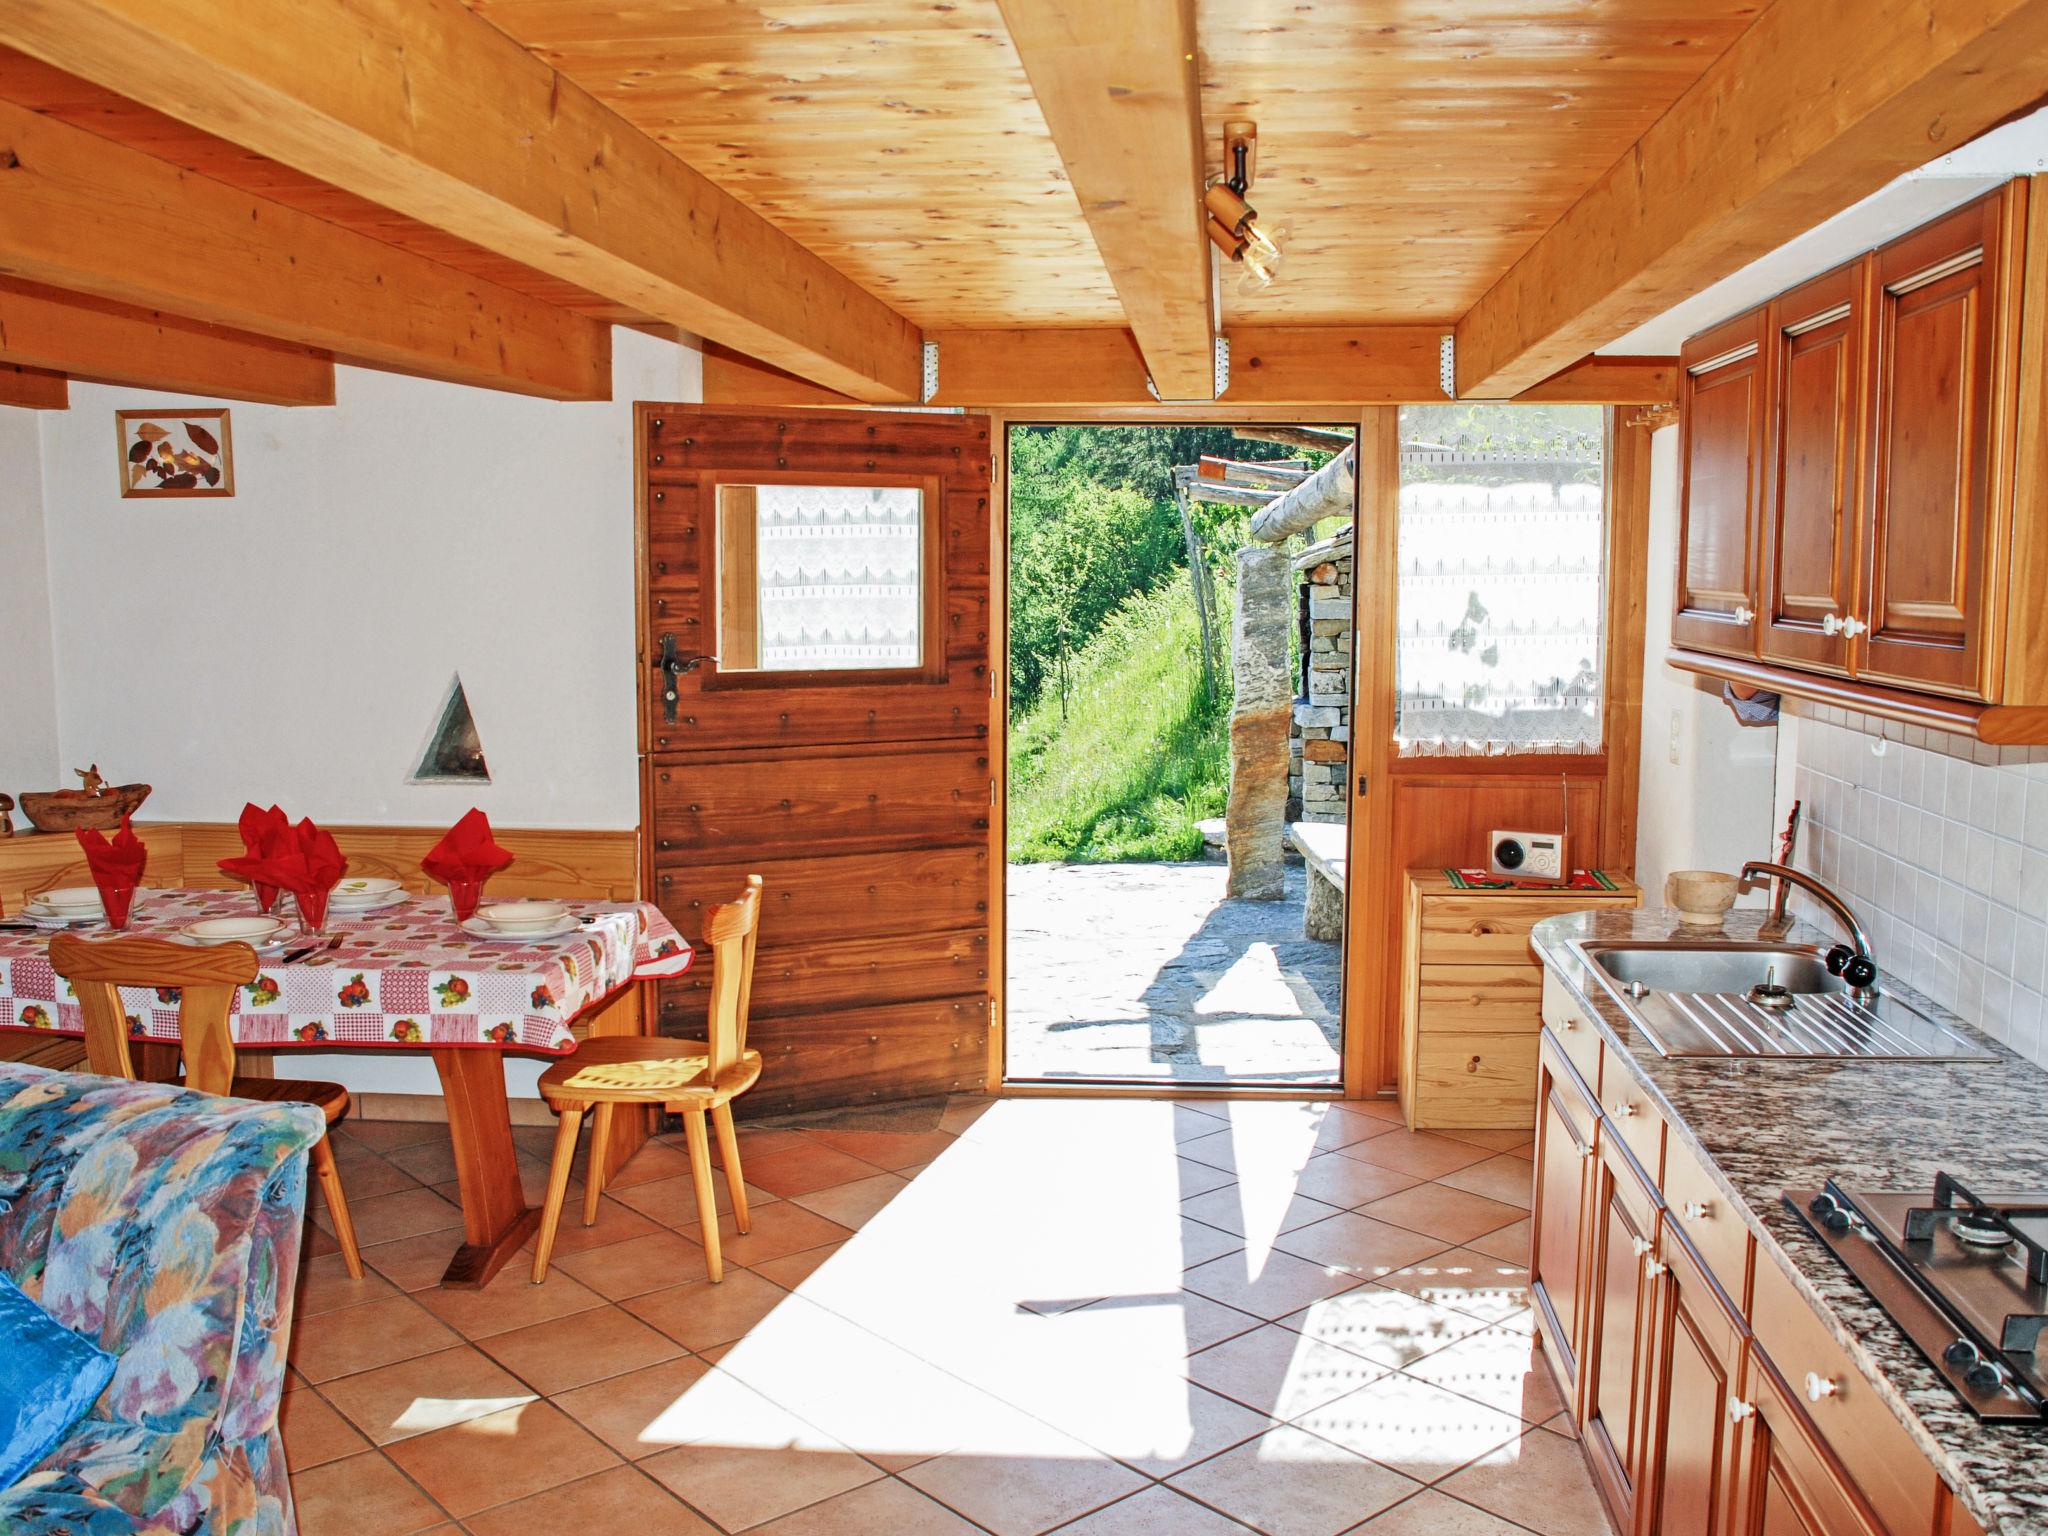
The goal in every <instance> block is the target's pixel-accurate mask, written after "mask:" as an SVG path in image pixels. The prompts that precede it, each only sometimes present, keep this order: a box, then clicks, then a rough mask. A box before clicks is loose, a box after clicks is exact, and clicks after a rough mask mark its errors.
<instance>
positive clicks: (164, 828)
mask: <svg viewBox="0 0 2048 1536" xmlns="http://www.w3.org/2000/svg"><path fill="white" fill-rule="evenodd" d="M14 818H15V821H16V822H17V823H19V822H20V821H21V812H20V811H16V812H15V813H14ZM133 826H134V829H135V835H136V836H137V837H139V838H141V839H142V843H143V846H144V847H145V848H147V849H148V850H149V865H148V867H147V868H146V869H144V870H143V872H142V882H143V884H144V885H146V886H148V885H178V884H180V883H181V882H182V880H183V877H184V864H185V857H184V829H183V827H181V826H180V825H179V824H178V823H177V822H169V821H156V822H135V823H133ZM91 884H92V871H91V870H89V869H87V868H86V867H85V854H84V852H83V851H82V850H81V849H80V848H79V846H78V835H77V834H76V833H74V832H30V831H24V830H21V829H20V828H19V826H17V829H16V831H15V833H14V835H13V836H12V837H0V911H5V912H19V911H20V910H21V904H22V901H23V900H24V899H25V898H26V897H28V896H31V895H33V894H34V893H35V892H37V891H47V890H53V889H55V888H57V887H59V886H66V885H91Z"/></svg>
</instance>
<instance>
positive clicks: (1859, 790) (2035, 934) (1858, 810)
mask: <svg viewBox="0 0 2048 1536" xmlns="http://www.w3.org/2000/svg"><path fill="white" fill-rule="evenodd" d="M1787 704H1788V706H1791V705H1792V701H1790V700H1788V701H1787ZM1793 707H1796V709H1797V711H1798V715H1799V718H1798V719H1797V721H1796V723H1795V724H1794V729H1792V730H1790V731H1785V732H1783V733H1782V736H1781V742H1782V744H1783V745H1782V746H1781V750H1786V749H1789V750H1790V751H1791V752H1792V753H1793V754H1794V766H1793V769H1792V775H1791V786H1792V793H1793V794H1795V795H1797V796H1798V797H1799V799H1800V801H1801V802H1802V806H1803V809H1802V812H1801V816H1802V826H1801V831H1800V840H1799V851H1798V853H1797V854H1796V856H1795V858H1794V862H1795V863H1796V864H1797V865H1798V866H1799V867H1800V868H1802V869H1806V870H1810V871H1812V872H1813V873H1814V874H1816V875H1818V876H1819V877H1820V878H1821V879H1822V880H1824V881H1826V882H1827V883H1828V884H1829V885H1831V886H1833V887H1834V889H1835V890H1837V891H1838V892H1840V893H1841V895H1842V897H1843V898H1844V899H1845V900H1846V901H1847V902H1848V903H1849V906H1850V909H1851V910H1852V911H1854V912H1855V913H1856V915H1857V916H1858V917H1859V918H1861V919H1862V920H1863V925H1864V927H1865V928H1867V929H1868V930H1869V931H1870V940H1871V943H1872V944H1873V945H1874V946H1875V947H1876V950H1877V961H1878V965H1879V967H1880V969H1881V970H1882V971H1884V972H1886V973H1888V974H1890V975H1893V976H1898V977H1901V978H1903V979H1904V980H1905V981H1906V982H1907V983H1909V984H1910V985H1912V986H1914V987H1917V988H1918V989H1919V990H1920V991H1922V992H1924V993H1926V994H1927V995H1928V996H1929V997H1931V998H1933V999H1934V1001H1936V1002H1937V1003H1940V1004H1942V1005H1944V1006H1945V1007H1948V1008H1952V1009H1954V1010H1955V1012H1957V1013H1958V1014H1960V1015H1961V1016H1962V1017H1963V1018H1964V1019H1966V1020H1968V1021H1969V1022H1970V1023H1973V1024H1975V1025H1977V1026H1978V1027H1979V1028H1980V1029H1983V1030H1984V1031H1986V1032H1987V1033H1989V1034H1992V1035H1995V1036H1997V1037H1998V1038H1999V1039H2001V1040H2003V1041H2005V1042H2006V1043H2007V1044H2009V1045H2011V1046H2012V1047H2013V1049H2014V1050H2017V1051H2019V1052H2021V1053H2022V1054H2023V1055H2026V1056H2029V1057H2031V1058H2032V1059H2033V1060H2035V1061H2040V1062H2048V1039H2044V1035H2048V1020H2044V1017H2043V1008H2042V998H2043V994H2044V992H2048V926H2044V919H2048V748H2043V747H1987V746H1984V745H1982V744H1980V743H1977V742H1973V741H1969V740H1967V739H1965V738H1962V737H1958V736H1949V735H1947V734H1945V733H1942V732H1939V731H1928V730H1923V729H1921V728H1919V727H1916V726H1902V725H1895V724H1893V723H1891V722H1889V721H1882V720H1874V719H1871V718H1870V717H1868V716H1865V715H1858V714H1855V713H1853V712H1850V711H1846V710H1841V709H1835V708H1831V707H1827V706H1822V705H1815V704H1798V705H1796V706H1793ZM1781 782H1782V780H1781ZM1781 809H1782V807H1781ZM1803 910H1804V911H1805V913H1806V915H1807V916H1808V917H1809V918H1810V919H1811V920H1813V921H1815V922H1817V923H1818V924H1819V925H1820V926H1822V927H1831V926H1832V919H1830V918H1828V917H1827V916H1826V914H1824V913H1819V914H1818V915H1816V909H1814V908H1812V907H1811V906H1810V905H1809V906H1807V907H1805V908H1804V909H1803Z"/></svg>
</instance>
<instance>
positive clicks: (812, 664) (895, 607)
mask: <svg viewBox="0 0 2048 1536" xmlns="http://www.w3.org/2000/svg"><path fill="white" fill-rule="evenodd" d="M755 494H756V500H755V529H756V533H755V548H756V551H757V554H758V559H759V562H760V576H759V580H760V584H761V661H760V665H761V667H762V668H763V670H766V671H781V672H788V671H819V670H826V669H834V668H852V667H914V666H917V665H919V663H920V662H921V661H922V660H923V655H924V648H923V643H922V636H921V635H920V634H919V632H918V631H919V627H920V624H921V621H922V616H923V611H924V610H923V602H922V586H921V581H920V577H921V571H920V565H921V564H922V560H923V550H924V541H923V537H922V527H921V525H922V516H921V514H922V502H923V499H924V498H923V496H922V494H921V493H920V492H919V491H918V490H917V489H915V488H914V487H911V486H893V485H892V486H867V485H764V486H760V487H759V488H758V489H757V491H756V493H755Z"/></svg>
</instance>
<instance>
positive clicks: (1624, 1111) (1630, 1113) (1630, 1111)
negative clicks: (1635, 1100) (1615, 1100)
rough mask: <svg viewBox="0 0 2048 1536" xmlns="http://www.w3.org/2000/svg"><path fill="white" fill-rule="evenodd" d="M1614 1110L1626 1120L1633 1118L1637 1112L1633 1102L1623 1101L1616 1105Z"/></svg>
mask: <svg viewBox="0 0 2048 1536" xmlns="http://www.w3.org/2000/svg"><path fill="white" fill-rule="evenodd" d="M1614 1112H1615V1113H1616V1114H1617V1115H1619V1116H1621V1118H1622V1119H1624V1120H1633V1119H1634V1118H1635V1114H1636V1107H1635V1105H1633V1104H1629V1103H1621V1104H1617V1105H1615V1106H1614Z"/></svg>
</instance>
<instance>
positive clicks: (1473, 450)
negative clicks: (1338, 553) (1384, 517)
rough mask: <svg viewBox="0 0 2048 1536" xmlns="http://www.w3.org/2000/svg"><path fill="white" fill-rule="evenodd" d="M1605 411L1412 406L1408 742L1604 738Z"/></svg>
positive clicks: (1465, 747)
mask: <svg viewBox="0 0 2048 1536" xmlns="http://www.w3.org/2000/svg"><path fill="white" fill-rule="evenodd" d="M1531 411H1539V412H1541V413H1542V414H1541V415H1540V416H1529V415H1518V414H1517V413H1525V412H1531ZM1603 427H1604V423H1603V420H1602V414H1601V411H1600V408H1599V407H1597V406H1582V407H1556V406H1553V407H1547V408H1546V407H1527V406H1476V407H1462V408H1459V407H1442V406H1432V407H1424V408H1413V407H1411V408H1409V409H1408V410H1404V411H1403V413H1402V437H1403V444H1402V453H1401V523H1400V529H1401V531H1400V539H1401V542H1400V586H1399V598H1398V602H1399V610H1398V613H1399V618H1398V623H1399V641H1400V643H1399V648H1398V657H1399V661H1398V666H1399V696H1398V702H1397V706H1396V719H1395V727H1394V737H1395V743H1396V747H1397V750H1398V751H1399V752H1400V753H1401V754H1402V755H1404V756H1431V755H1439V756H1498V755H1504V754H1508V753H1552V752H1555V753H1597V752H1599V751H1600V750H1601V697H1602V679H1601V664H1602V659H1603V645H1604V638H1605V637H1604V634H1603V619H1604V615H1605V607H1606V604H1605V600H1604V590H1603V588H1604V575H1605V571H1604V566H1605V553H1606V488H1605V483H1604V482H1605V466H1604V463H1603V461H1602V457H1603V456H1602V445H1603V442H1604V431H1603ZM1445 439H1448V441H1446V440H1445Z"/></svg>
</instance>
